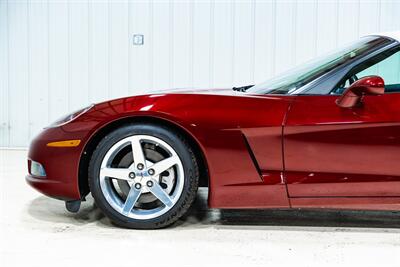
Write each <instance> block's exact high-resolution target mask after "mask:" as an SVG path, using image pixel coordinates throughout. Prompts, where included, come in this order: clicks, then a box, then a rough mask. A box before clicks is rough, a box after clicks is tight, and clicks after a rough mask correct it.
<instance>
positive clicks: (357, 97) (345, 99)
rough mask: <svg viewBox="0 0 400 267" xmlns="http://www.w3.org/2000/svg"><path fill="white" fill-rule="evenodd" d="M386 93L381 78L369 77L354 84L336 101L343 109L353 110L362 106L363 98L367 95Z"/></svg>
mask: <svg viewBox="0 0 400 267" xmlns="http://www.w3.org/2000/svg"><path fill="white" fill-rule="evenodd" d="M384 93H385V83H384V81H383V79H382V78H381V77H379V76H367V77H364V78H361V79H360V80H358V81H356V82H354V83H353V84H352V85H351V86H350V87H349V88H347V89H346V91H345V92H344V93H343V95H342V96H341V97H339V98H338V99H337V100H336V104H337V105H338V106H339V107H342V108H352V107H355V106H357V105H362V98H363V97H364V96H366V95H383V94H384Z"/></svg>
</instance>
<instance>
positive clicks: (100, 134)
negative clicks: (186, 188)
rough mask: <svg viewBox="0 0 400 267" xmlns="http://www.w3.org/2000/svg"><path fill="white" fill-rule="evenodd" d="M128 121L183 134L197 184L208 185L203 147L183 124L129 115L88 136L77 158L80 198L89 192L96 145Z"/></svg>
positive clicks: (152, 117) (157, 118)
mask: <svg viewBox="0 0 400 267" xmlns="http://www.w3.org/2000/svg"><path fill="white" fill-rule="evenodd" d="M129 123H151V124H155V125H158V126H164V127H165V126H167V127H168V128H170V129H172V130H174V131H175V132H177V133H178V134H181V135H182V136H184V138H185V139H186V140H187V141H188V142H189V145H190V146H191V148H192V149H193V150H194V151H193V152H194V153H195V155H196V160H197V162H198V164H199V172H200V177H199V186H200V187H208V186H209V172H208V164H207V159H206V157H205V154H204V151H203V149H202V148H201V146H200V144H199V142H198V141H197V140H196V138H195V137H194V136H193V134H191V133H190V132H189V131H188V130H187V129H185V128H184V127H183V126H181V125H179V124H177V123H175V122H171V121H169V120H166V119H164V118H159V117H155V116H130V117H125V118H120V119H117V120H114V121H112V122H110V123H108V124H106V125H103V126H102V127H101V128H100V129H98V130H97V131H96V132H95V133H94V134H93V135H92V136H91V137H90V139H89V140H88V142H87V143H86V145H85V147H84V149H83V152H82V154H81V157H80V160H79V169H78V185H79V193H80V196H81V198H84V197H85V196H86V195H87V194H88V193H89V192H90V189H89V182H88V172H89V162H90V159H91V157H92V155H93V152H94V150H95V149H96V147H97V145H98V144H99V142H100V141H101V140H102V139H103V138H104V136H106V135H107V134H108V133H110V132H112V131H113V130H114V129H116V128H119V127H121V126H123V125H125V124H129Z"/></svg>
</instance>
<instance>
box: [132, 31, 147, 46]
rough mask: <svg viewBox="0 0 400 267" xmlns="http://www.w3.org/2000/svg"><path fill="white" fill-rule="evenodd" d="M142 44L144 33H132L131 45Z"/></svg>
mask: <svg viewBox="0 0 400 267" xmlns="http://www.w3.org/2000/svg"><path fill="white" fill-rule="evenodd" d="M143 44H144V35H143V34H134V35H133V45H143Z"/></svg>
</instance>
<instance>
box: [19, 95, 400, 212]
mask: <svg viewBox="0 0 400 267" xmlns="http://www.w3.org/2000/svg"><path fill="white" fill-rule="evenodd" d="M337 98H338V97H337V96H329V95H328V96H297V97H295V96H278V95H275V96H273V95H250V94H243V93H238V92H233V91H232V90H212V91H208V90H203V91H186V92H170V93H164V92H161V93H158V94H151V95H143V96H135V97H128V98H121V99H116V100H112V101H107V102H104V103H100V104H97V105H95V106H94V107H93V108H91V109H90V110H89V111H88V112H86V113H85V114H83V115H82V116H80V117H78V118H77V119H75V120H73V121H72V122H70V123H67V124H65V125H63V126H60V127H56V128H49V129H46V130H45V131H44V132H43V133H41V134H40V135H39V136H38V137H37V138H36V139H35V140H34V141H33V142H32V145H31V148H30V151H29V158H30V159H32V160H35V161H38V162H40V163H42V164H43V166H44V168H45V169H46V172H47V177H45V178H38V177H32V176H31V175H29V176H27V180H28V182H29V183H30V184H31V185H32V186H33V187H35V188H37V189H38V190H39V191H41V192H43V193H44V194H47V195H49V196H52V197H56V198H61V199H81V198H82V197H84V196H83V195H81V193H80V191H79V179H87V177H82V175H81V177H79V167H80V166H79V164H80V159H81V157H82V155H83V154H84V153H85V150H86V145H87V144H88V142H89V141H90V140H91V139H92V138H93V137H94V136H95V135H96V134H97V133H98V132H99V131H101V130H102V129H105V128H104V127H107V126H108V125H112V124H111V123H114V122H116V121H118V120H121V119H129V120H131V121H132V122H134V121H135V120H137V119H139V118H140V119H141V120H146V119H149V118H157V119H159V120H160V121H161V122H165V123H169V124H174V125H176V126H177V127H179V128H180V129H181V130H182V131H184V132H186V133H187V135H188V136H190V137H191V138H193V140H194V141H195V142H197V144H198V145H199V147H200V148H201V151H202V153H203V154H204V157H205V159H206V165H207V168H208V173H209V178H210V184H209V192H210V194H209V205H210V206H211V207H215V208H271V207H279V208H287V207H290V206H292V207H342V208H365V209H380V208H382V209H389V208H393V209H400V207H399V206H398V205H397V204H395V203H398V202H396V201H397V199H398V198H397V197H400V179H399V174H400V170H399V167H398V166H399V165H398V162H399V160H400V154H399V153H397V152H398V149H399V146H400V140H399V138H400V125H399V122H400V113H398V112H397V110H398V106H399V104H400V94H393V95H383V96H366V97H365V98H364V105H363V107H359V108H354V109H343V108H340V107H338V106H337V105H336V103H335V101H336V100H337ZM382 107H384V108H382ZM70 139H79V140H81V143H80V145H79V146H77V147H66V148H60V147H46V143H48V142H54V141H61V140H70ZM289 196H290V198H289ZM371 197H373V198H371ZM388 197H390V198H388ZM379 203H381V204H382V206H380V204H379ZM396 205H397V206H396Z"/></svg>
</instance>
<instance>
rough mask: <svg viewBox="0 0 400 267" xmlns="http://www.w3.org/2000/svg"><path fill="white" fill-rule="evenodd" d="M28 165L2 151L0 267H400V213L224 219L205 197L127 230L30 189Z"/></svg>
mask: <svg viewBox="0 0 400 267" xmlns="http://www.w3.org/2000/svg"><path fill="white" fill-rule="evenodd" d="M25 157H26V151H23V150H22V151H18V150H14V151H13V150H0V182H1V184H0V185H1V187H0V190H1V202H0V204H1V210H0V214H1V215H0V216H1V237H0V242H1V243H0V244H1V254H0V255H1V258H0V266H25V265H27V266H41V267H44V266H73V264H78V265H75V266H84V265H86V266H89V265H88V264H92V266H96V267H98V266H117V267H120V266H141V267H143V266H151V267H154V266H156V264H159V265H163V266H221V265H229V266H246V267H248V266H266V265H267V264H268V265H269V266H286V265H287V266H289V265H291V266H318V267H320V266H374V267H376V266H385V267H387V266H396V267H399V266H400V212H397V213H396V212H338V211H219V210H210V209H207V206H206V195H207V192H206V191H204V190H202V191H200V192H199V195H198V199H197V201H196V203H195V209H192V210H191V212H190V214H189V215H188V216H187V217H186V218H184V219H182V220H180V221H179V222H178V223H177V224H176V225H174V226H173V227H170V228H168V229H163V230H155V231H136V230H126V229H120V228H117V227H115V226H113V225H112V224H111V223H110V221H109V220H108V219H107V218H105V217H104V216H103V215H102V214H101V212H100V211H99V210H98V209H97V208H96V206H95V205H94V204H93V200H92V199H91V198H89V200H88V201H87V202H85V203H83V206H82V209H81V211H80V212H79V213H78V214H70V213H68V212H66V211H65V209H64V203H63V202H60V201H57V200H53V199H50V198H47V197H44V196H42V195H40V194H39V193H37V192H36V191H34V190H33V189H31V188H30V187H29V186H28V185H27V184H26V183H25V180H24V175H25V172H26V159H25Z"/></svg>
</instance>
